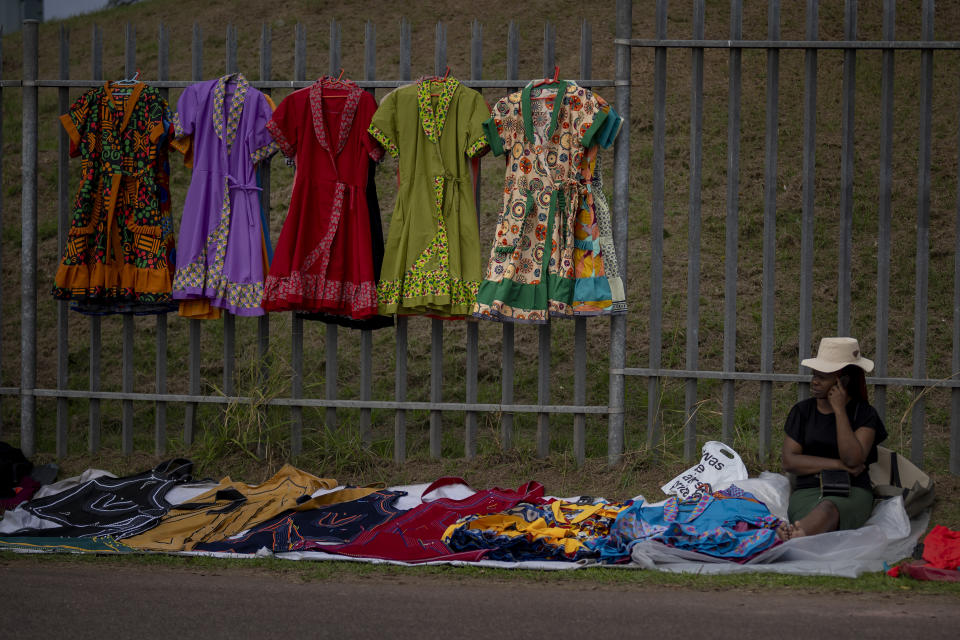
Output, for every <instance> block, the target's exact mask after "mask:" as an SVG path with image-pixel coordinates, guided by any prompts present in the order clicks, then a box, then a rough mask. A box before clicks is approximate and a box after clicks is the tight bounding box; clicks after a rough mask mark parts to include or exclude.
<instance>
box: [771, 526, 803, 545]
mask: <svg viewBox="0 0 960 640" xmlns="http://www.w3.org/2000/svg"><path fill="white" fill-rule="evenodd" d="M805 535H807V532H806V531H804V530H803V529H802V528H801V527H800V523H799V522H795V523H793V524H790V523H789V522H781V523H780V526H779V527H777V537H778V538H779V539H780V540H781V541H783V542H786V541H787V540H793V539H794V538H802V537H803V536H805Z"/></svg>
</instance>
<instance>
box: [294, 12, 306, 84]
mask: <svg viewBox="0 0 960 640" xmlns="http://www.w3.org/2000/svg"><path fill="white" fill-rule="evenodd" d="M293 79H294V80H306V79H307V28H306V27H304V26H303V25H302V24H300V23H299V22H298V23H297V25H296V27H295V28H294V31H293Z"/></svg>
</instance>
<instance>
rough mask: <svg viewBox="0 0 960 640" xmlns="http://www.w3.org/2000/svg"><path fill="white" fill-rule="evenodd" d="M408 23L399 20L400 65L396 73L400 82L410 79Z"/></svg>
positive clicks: (403, 19) (401, 19) (407, 21)
mask: <svg viewBox="0 0 960 640" xmlns="http://www.w3.org/2000/svg"><path fill="white" fill-rule="evenodd" d="M410 42H411V34H410V21H409V20H407V19H406V18H405V17H403V18H400V64H399V68H398V69H397V73H398V75H399V76H400V79H401V80H409V79H410V77H411V76H410V47H411V45H410Z"/></svg>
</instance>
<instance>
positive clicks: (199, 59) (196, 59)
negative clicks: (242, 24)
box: [183, 22, 203, 445]
mask: <svg viewBox="0 0 960 640" xmlns="http://www.w3.org/2000/svg"><path fill="white" fill-rule="evenodd" d="M190 56H191V59H190V71H191V79H192V80H193V81H194V82H200V80H202V79H203V39H202V37H201V33H200V25H199V24H197V23H196V22H194V23H193V40H192V41H191V46H190ZM202 323H203V321H202V320H197V319H195V318H191V319H190V320H189V322H188V324H189V325H190V356H189V358H190V363H189V365H188V369H189V371H190V382H189V384H190V395H192V396H198V395H200V375H201V372H200V356H201V352H200V350H201V344H200V334H201V327H202V326H203V325H202ZM199 409H200V406H199V404H198V403H196V402H188V403H187V406H186V407H185V408H184V416H183V443H184V444H186V445H190V444H193V437H194V431H195V429H196V424H197V412H198V410H199Z"/></svg>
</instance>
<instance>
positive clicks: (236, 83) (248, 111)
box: [173, 74, 277, 316]
mask: <svg viewBox="0 0 960 640" xmlns="http://www.w3.org/2000/svg"><path fill="white" fill-rule="evenodd" d="M271 114H272V110H271V108H270V104H269V102H268V101H267V98H266V96H264V95H263V94H262V93H260V92H259V91H257V90H256V89H255V88H253V87H251V86H250V83H249V82H247V79H246V78H244V77H243V75H241V74H235V75H228V76H223V77H222V78H218V79H216V80H209V81H207V82H201V83H198V84H195V85H191V86H189V87H187V88H186V89H185V90H184V92H183V93H182V94H181V95H180V99H179V100H178V101H177V113H176V116H175V120H174V124H175V131H176V138H177V140H178V141H183V140H184V139H185V138H187V137H188V136H189V137H191V138H192V140H191V144H190V147H189V155H188V156H187V159H188V162H189V163H191V164H192V166H193V178H192V180H191V183H190V189H189V190H188V191H187V197H186V200H185V201H184V206H183V218H182V219H181V222H180V237H179V240H178V242H177V273H176V276H175V277H174V280H173V297H174V298H175V299H178V300H207V301H209V304H210V305H211V306H212V307H216V308H219V309H225V310H227V311H229V312H231V313H233V314H236V315H241V316H259V315H263V309H262V308H261V306H260V305H261V301H262V298H263V286H264V264H263V262H264V261H263V259H262V256H263V229H262V223H261V217H260V190H261V189H260V187H259V186H258V184H257V175H256V170H257V163H259V162H261V161H263V160H267V159H269V158H270V157H271V156H272V155H273V154H274V153H275V152H276V150H277V147H276V144H274V142H273V139H272V138H271V137H270V134H269V132H268V131H267V128H266V125H267V121H269V119H270V116H271ZM174 145H175V146H177V143H176V142H175V143H174ZM180 149H181V150H185V149H184V148H183V147H180Z"/></svg>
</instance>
